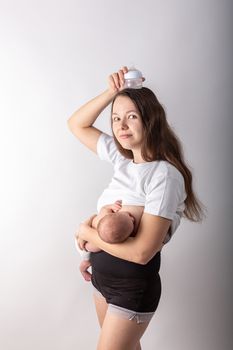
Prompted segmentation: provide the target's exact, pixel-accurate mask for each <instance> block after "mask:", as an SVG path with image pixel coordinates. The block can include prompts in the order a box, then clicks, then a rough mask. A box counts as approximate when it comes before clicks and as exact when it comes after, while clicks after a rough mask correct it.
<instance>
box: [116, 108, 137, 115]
mask: <svg viewBox="0 0 233 350" xmlns="http://www.w3.org/2000/svg"><path fill="white" fill-rule="evenodd" d="M132 112H133V113H137V114H138V112H137V111H135V110H134V109H132V110H131V111H127V112H126V114H128V113H132ZM113 114H116V115H118V114H117V113H116V112H114V113H112V115H113Z"/></svg>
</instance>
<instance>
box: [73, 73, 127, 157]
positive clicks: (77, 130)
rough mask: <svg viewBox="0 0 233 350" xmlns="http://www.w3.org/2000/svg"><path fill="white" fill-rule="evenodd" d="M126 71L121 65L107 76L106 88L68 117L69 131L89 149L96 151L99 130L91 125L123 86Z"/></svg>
mask: <svg viewBox="0 0 233 350" xmlns="http://www.w3.org/2000/svg"><path fill="white" fill-rule="evenodd" d="M127 71H128V69H127V67H123V68H122V69H120V70H119V71H118V73H113V74H112V75H110V76H109V78H108V85H109V87H108V89H107V90H106V91H104V92H103V93H101V94H100V95H98V96H96V97H95V98H93V99H92V100H90V101H89V102H87V103H86V104H84V105H83V106H82V107H80V108H79V109H78V110H77V111H76V112H74V113H73V114H72V116H71V117H70V118H69V119H68V126H69V129H70V130H71V132H72V133H73V134H74V135H75V136H76V137H77V138H78V139H79V140H80V142H82V143H83V144H84V145H85V146H86V147H88V148H89V149H90V150H91V151H93V152H95V153H96V145H97V140H98V138H99V136H100V134H101V131H100V130H98V129H97V128H95V127H94V126H93V124H94V122H95V121H96V119H97V118H98V116H99V115H100V113H101V112H102V111H103V110H104V109H105V108H106V107H107V106H108V105H109V104H110V103H111V102H112V100H113V98H114V96H115V95H116V93H117V92H118V91H119V90H121V89H123V87H124V73H126V72H127Z"/></svg>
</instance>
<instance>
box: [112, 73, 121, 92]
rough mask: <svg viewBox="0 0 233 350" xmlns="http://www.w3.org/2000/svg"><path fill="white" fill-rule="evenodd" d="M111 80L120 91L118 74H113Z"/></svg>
mask: <svg viewBox="0 0 233 350" xmlns="http://www.w3.org/2000/svg"><path fill="white" fill-rule="evenodd" d="M112 78H113V80H114V83H115V86H116V88H117V89H120V82H119V75H118V73H113V74H112Z"/></svg>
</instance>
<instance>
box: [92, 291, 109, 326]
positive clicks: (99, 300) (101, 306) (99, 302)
mask: <svg viewBox="0 0 233 350" xmlns="http://www.w3.org/2000/svg"><path fill="white" fill-rule="evenodd" d="M93 297H94V302H95V309H96V313H97V317H98V321H99V325H100V327H102V325H103V322H104V318H105V315H106V312H107V309H108V304H107V303H106V300H105V298H104V297H102V296H101V295H97V293H95V292H94V294H93Z"/></svg>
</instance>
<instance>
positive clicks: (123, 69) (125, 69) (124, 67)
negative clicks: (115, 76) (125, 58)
mask: <svg viewBox="0 0 233 350" xmlns="http://www.w3.org/2000/svg"><path fill="white" fill-rule="evenodd" d="M121 70H122V71H123V73H127V72H128V71H129V70H128V68H127V67H126V66H123V67H121Z"/></svg>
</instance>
